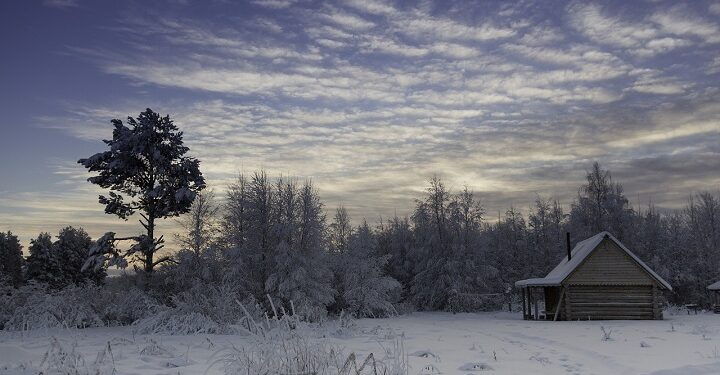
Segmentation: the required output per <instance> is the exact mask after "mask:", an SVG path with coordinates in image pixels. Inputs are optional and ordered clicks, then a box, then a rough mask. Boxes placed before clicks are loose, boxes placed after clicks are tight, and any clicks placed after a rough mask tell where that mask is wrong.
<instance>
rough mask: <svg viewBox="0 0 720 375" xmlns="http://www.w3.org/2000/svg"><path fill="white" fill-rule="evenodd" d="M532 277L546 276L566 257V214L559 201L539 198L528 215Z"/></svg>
mask: <svg viewBox="0 0 720 375" xmlns="http://www.w3.org/2000/svg"><path fill="white" fill-rule="evenodd" d="M527 224H528V235H529V237H530V238H529V241H530V247H531V249H532V250H531V253H530V270H529V272H530V275H544V274H546V273H548V272H550V270H551V269H552V268H553V267H555V265H557V263H558V262H559V261H560V259H561V258H562V257H563V256H565V254H566V251H565V248H566V244H565V214H564V213H563V209H562V207H561V206H560V204H559V203H558V201H557V200H550V199H544V198H542V197H537V199H536V200H535V205H534V207H532V208H531V210H530V214H529V215H528V221H527Z"/></svg>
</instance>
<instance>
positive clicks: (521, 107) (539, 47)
mask: <svg viewBox="0 0 720 375" xmlns="http://www.w3.org/2000/svg"><path fill="white" fill-rule="evenodd" d="M256 5H258V7H249V9H250V11H249V13H248V14H247V15H244V16H243V17H238V19H233V22H227V20H223V19H222V18H219V19H212V20H209V19H198V18H196V17H194V16H193V15H188V14H180V15H178V14H173V12H171V11H168V12H167V13H163V14H162V17H158V18H156V19H155V18H154V19H153V21H152V22H151V23H148V22H145V21H137V20H135V21H133V22H136V23H131V22H130V21H128V20H123V21H122V22H119V23H121V24H122V25H123V26H124V28H121V27H116V28H113V29H111V30H110V32H112V33H117V35H116V36H118V38H120V39H122V40H126V41H127V44H122V45H120V46H117V45H116V44H112V45H102V44H100V45H88V46H83V48H77V47H72V49H70V50H69V51H70V52H71V53H73V54H74V55H75V56H79V57H80V58H81V59H85V60H86V61H88V62H90V63H92V64H95V65H97V67H98V68H99V71H101V72H103V73H107V74H112V75H114V76H115V78H117V81H119V82H121V83H122V84H126V86H127V87H125V89H126V91H123V95H126V97H128V98H130V99H126V100H119V101H115V102H112V103H102V102H97V103H95V102H87V103H81V104H80V105H78V103H77V102H74V103H72V105H68V110H67V111H66V113H65V114H64V115H56V116H50V115H39V116H38V117H37V118H36V120H37V121H36V123H37V124H38V126H42V127H49V128H55V129H60V130H62V131H64V132H66V133H67V134H70V135H71V136H73V137H76V138H79V139H83V140H89V141H93V142H95V143H96V144H97V147H98V148H101V147H103V145H102V143H100V141H99V140H100V139H102V138H107V137H108V136H109V132H110V126H109V120H110V119H112V118H124V117H125V116H127V115H136V114H137V113H139V112H140V111H141V110H142V109H144V108H145V106H147V105H148V103H147V101H150V102H151V103H150V104H152V105H151V106H152V108H153V109H155V110H157V111H160V112H162V113H170V114H171V116H172V117H173V118H174V119H175V121H176V123H177V124H178V125H179V126H180V128H181V129H182V130H183V131H184V132H185V141H186V144H187V145H188V146H189V147H190V149H191V153H192V154H193V155H194V156H197V157H198V158H199V159H200V160H201V161H202V164H201V168H202V170H203V172H204V173H205V175H206V176H207V178H208V180H209V182H210V185H211V186H212V187H213V188H214V189H216V191H217V193H218V195H219V196H222V194H223V192H224V189H225V187H226V185H227V183H228V182H230V181H232V180H233V178H235V176H236V175H237V173H238V171H245V172H249V171H252V170H255V169H258V168H265V169H267V170H268V172H269V173H270V174H271V175H279V174H281V173H282V174H288V173H289V174H292V175H297V176H299V177H301V178H305V177H310V178H313V180H314V181H315V182H316V183H317V184H318V187H319V188H320V192H321V195H322V197H323V198H324V200H325V202H326V203H327V208H328V209H332V208H334V207H335V206H336V205H338V204H343V205H345V206H346V207H348V208H350V210H351V213H352V214H353V215H354V216H355V218H356V220H359V219H360V218H362V217H366V218H368V219H370V220H371V221H372V220H374V219H375V218H377V217H379V216H383V217H387V216H392V215H394V214H396V213H397V214H399V215H404V214H407V213H408V212H410V210H411V208H412V205H413V199H414V198H416V197H417V196H418V195H419V194H421V193H422V191H423V187H424V184H425V180H426V178H428V177H430V176H432V175H433V174H434V173H439V174H440V175H441V176H442V177H443V178H445V179H446V182H447V183H448V186H452V187H453V188H460V187H461V186H463V185H468V186H469V187H470V188H472V189H475V190H476V191H477V193H478V194H479V195H480V196H481V197H482V198H483V199H484V200H485V204H486V205H487V209H488V212H504V211H505V210H506V209H507V208H508V207H509V206H510V205H511V204H512V205H515V206H516V207H517V206H521V207H520V208H522V209H524V207H525V206H526V205H527V204H528V203H530V202H532V201H533V200H534V199H535V197H536V196H537V194H542V195H545V196H554V197H558V198H560V199H561V200H562V201H563V203H564V204H569V203H570V201H571V200H572V199H573V198H574V197H575V194H576V189H577V186H578V185H579V184H580V183H582V179H583V176H584V172H585V170H586V169H587V168H588V167H589V165H591V163H592V161H594V160H598V161H600V162H601V163H602V164H603V165H604V166H605V167H608V168H610V169H611V170H612V171H613V172H614V175H616V176H618V177H619V180H620V181H621V182H623V183H626V191H628V194H629V195H630V196H632V197H636V196H637V194H641V195H642V194H647V195H648V196H652V199H653V201H655V202H662V204H663V205H664V206H665V207H679V206H680V205H682V202H683V200H684V198H685V197H684V196H683V194H685V193H687V192H690V191H693V190H700V189H707V188H708V186H716V184H717V182H718V181H717V180H718V176H717V174H716V173H711V172H708V171H714V169H712V168H714V166H716V165H717V163H718V160H720V150H719V149H718V148H717V143H718V140H719V139H720V135H718V130H717V123H718V121H720V117H719V116H720V107H718V106H717V104H714V103H717V102H718V99H720V93H719V92H718V91H717V86H718V85H717V82H716V81H717V78H718V77H717V73H718V72H720V68H719V67H720V61H719V60H718V58H717V57H716V56H717V45H716V44H713V43H714V42H713V35H711V34H712V33H711V31H712V30H714V29H713V27H714V26H713V25H714V23H713V21H711V20H709V17H708V18H707V19H706V18H703V17H704V16H698V15H697V14H698V12H697V9H686V8H678V7H671V8H667V7H665V6H664V5H663V4H650V5H646V6H643V7H633V8H632V9H630V10H628V11H625V10H626V9H624V8H622V7H617V6H615V7H613V6H612V5H603V6H599V5H592V4H589V5H588V4H584V3H579V2H573V3H571V4H570V5H568V6H567V7H557V6H556V5H554V4H553V5H544V6H543V5H542V4H534V5H532V6H529V5H528V6H512V7H508V6H497V7H496V6H492V5H488V4H486V3H482V4H480V5H476V6H477V8H476V7H474V6H470V5H467V6H466V7H463V8H462V9H460V8H459V7H457V6H447V7H444V6H437V5H438V4H432V3H425V4H424V5H420V6H417V7H416V6H413V5H412V4H399V3H398V4H396V3H392V2H370V1H354V0H350V1H344V2H339V3H336V4H333V5H324V6H319V7H316V8H312V9H309V8H307V7H305V6H302V4H299V3H298V4H294V3H291V2H284V1H263V2H256ZM260 6H262V7H264V8H269V9H260V10H259V13H258V14H254V13H252V10H253V9H256V8H260ZM688 7H689V6H688ZM256 10H257V9H256ZM557 13H560V14H557ZM223 21H224V22H223ZM138 22H139V23H138ZM694 22H697V25H698V28H697V29H696V30H690V29H689V28H688V25H687V24H688V23H694ZM138 41H141V42H138ZM148 45H151V46H152V48H147V46H148ZM107 51H113V52H112V53H108V52H107ZM123 87H124V86H123ZM167 88H171V89H172V90H166V89H167ZM160 93H161V94H162V95H161V94H160ZM694 156H695V157H696V160H693V157H694ZM683 167H686V168H688V171H687V174H685V175H684V174H683V173H681V172H679V171H681V170H682V168H683ZM73 168H76V167H75V166H72V167H70V166H64V167H61V166H58V167H57V175H56V177H58V178H62V180H63V181H65V182H64V183H62V184H58V186H53V187H51V188H49V189H48V190H50V191H34V190H33V191H32V192H31V193H29V194H28V195H22V194H20V195H18V193H17V192H9V193H3V194H4V195H0V208H2V210H0V211H2V212H0V221H2V222H3V223H5V222H7V223H9V224H8V226H9V227H15V226H22V225H27V227H28V228H32V230H30V231H29V232H34V231H37V230H38V229H39V225H40V223H41V221H40V218H41V216H42V212H41V208H40V207H37V206H35V204H36V203H35V202H39V203H37V205H39V206H43V205H50V204H52V203H51V202H53V201H61V203H62V204H58V205H57V206H56V208H57V209H56V210H55V211H53V212H52V213H50V214H49V217H50V218H51V220H50V222H51V223H53V225H54V224H58V225H60V224H61V222H62V220H65V219H62V218H63V217H64V218H72V217H77V218H78V221H79V222H81V223H83V224H85V223H87V225H93V224H92V222H93V221H94V220H97V222H98V226H97V227H98V228H100V227H103V228H104V225H106V224H105V222H103V221H101V219H99V218H105V219H106V220H108V221H109V222H108V224H107V225H113V224H112V223H114V222H116V221H115V220H110V219H111V218H107V217H105V216H103V215H102V210H101V207H98V205H97V204H96V203H95V195H96V194H97V192H94V191H90V190H89V186H88V185H89V184H87V183H84V182H82V179H83V177H82V176H81V174H75V172H74V169H73ZM639 168H644V169H639ZM702 168H706V173H705V174H702V173H701V172H700V171H701V170H702ZM655 171H657V172H655ZM683 177H686V178H683ZM713 184H715V185H713ZM73 186H81V187H82V189H85V190H81V189H74V188H72V187H73ZM678 187H679V188H678ZM29 190H32V189H29ZM60 190H63V191H62V192H60ZM64 190H67V191H64ZM53 191H54V192H53ZM644 198H645V196H643V199H644ZM13 202H15V203H13ZM73 207H77V212H73ZM25 210H27V211H28V212H31V214H30V216H28V217H29V219H28V220H27V221H26V224H22V220H23V219H22V218H18V216H17V215H16V213H17V212H23V211H25ZM67 220H68V221H70V220H69V219H67ZM129 225H130V224H129ZM128 228H129V230H132V228H135V227H134V226H133V225H130V226H129V227H128ZM97 232H100V230H97ZM94 233H95V232H94Z"/></svg>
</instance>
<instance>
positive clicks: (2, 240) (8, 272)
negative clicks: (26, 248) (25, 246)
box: [0, 231, 24, 287]
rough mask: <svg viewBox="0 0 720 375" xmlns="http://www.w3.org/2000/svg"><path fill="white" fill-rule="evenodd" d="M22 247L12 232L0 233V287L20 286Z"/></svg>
mask: <svg viewBox="0 0 720 375" xmlns="http://www.w3.org/2000/svg"><path fill="white" fill-rule="evenodd" d="M23 263H24V261H23V257H22V245H20V241H19V240H18V237H17V236H16V235H14V234H12V232H10V231H8V232H6V233H5V232H0V285H12V286H14V287H17V286H19V285H20V284H22V281H23V274H22V267H23Z"/></svg>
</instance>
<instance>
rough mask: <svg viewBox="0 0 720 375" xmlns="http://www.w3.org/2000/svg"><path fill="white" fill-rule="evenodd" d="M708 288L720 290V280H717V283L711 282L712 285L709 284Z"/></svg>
mask: <svg viewBox="0 0 720 375" xmlns="http://www.w3.org/2000/svg"><path fill="white" fill-rule="evenodd" d="M708 289H710V290H720V281H718V282H716V283H714V284H710V286H708Z"/></svg>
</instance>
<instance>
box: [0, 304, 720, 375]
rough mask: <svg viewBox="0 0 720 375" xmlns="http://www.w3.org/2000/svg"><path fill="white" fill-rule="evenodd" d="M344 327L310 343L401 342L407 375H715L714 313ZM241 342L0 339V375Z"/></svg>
mask: <svg viewBox="0 0 720 375" xmlns="http://www.w3.org/2000/svg"><path fill="white" fill-rule="evenodd" d="M354 324H355V327H354V329H352V330H351V331H352V332H351V333H349V334H346V335H337V334H332V331H329V332H328V337H326V338H317V339H316V340H324V341H325V342H326V343H327V344H328V345H331V346H336V347H339V348H342V349H343V350H344V354H345V355H347V354H349V353H351V352H354V353H356V354H357V355H358V357H360V358H362V357H364V356H366V355H367V354H368V353H374V356H375V357H376V358H379V359H382V358H383V357H385V353H386V352H385V350H386V349H389V348H391V347H392V346H393V343H394V342H396V340H397V339H398V338H401V340H402V341H403V343H404V347H405V352H406V353H407V354H408V356H409V364H410V366H411V367H410V371H409V374H437V373H441V374H473V373H493V374H654V375H661V374H663V375H668V374H679V375H699V374H707V375H710V374H720V315H715V314H698V315H683V314H679V315H671V316H668V315H667V314H666V317H665V320H662V321H591V322H588V321H584V322H534V321H523V320H521V319H520V316H519V314H510V313H478V314H456V315H453V314H450V313H414V314H411V315H407V316H401V317H396V318H391V319H363V320H358V321H356V322H355V323H354ZM403 337H404V338H403ZM245 340H246V339H245V338H244V337H243V336H222V335H197V336H160V335H135V334H133V329H132V328H131V327H123V328H92V329H84V330H63V331H52V332H41V331H35V332H25V333H10V332H0V373H7V374H24V373H28V374H29V373H33V372H31V371H30V370H22V367H18V365H19V364H24V367H25V368H27V369H37V368H40V367H39V366H40V364H41V362H42V361H43V357H44V356H46V353H48V352H49V351H50V352H51V354H52V355H53V356H54V357H55V358H56V359H57V357H58V356H63V355H65V354H67V356H74V358H75V359H74V360H73V361H75V363H80V364H83V363H84V364H85V365H86V366H87V367H92V366H95V367H105V368H108V367H114V368H115V369H116V371H117V372H116V373H119V374H143V375H145V374H202V373H207V374H221V373H223V368H222V366H221V365H220V364H215V365H213V362H215V361H217V360H218V359H219V358H221V357H222V349H223V348H228V347H232V346H233V345H234V346H236V347H239V346H241V345H243V343H244V341H245ZM53 348H54V349H53ZM59 348H61V349H62V350H60V349H59ZM73 348H74V349H73ZM53 350H54V352H53ZM73 350H74V352H73ZM53 353H54V354H53ZM63 353H65V354H63ZM11 369H12V370H11ZM206 371H207V372H206Z"/></svg>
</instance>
